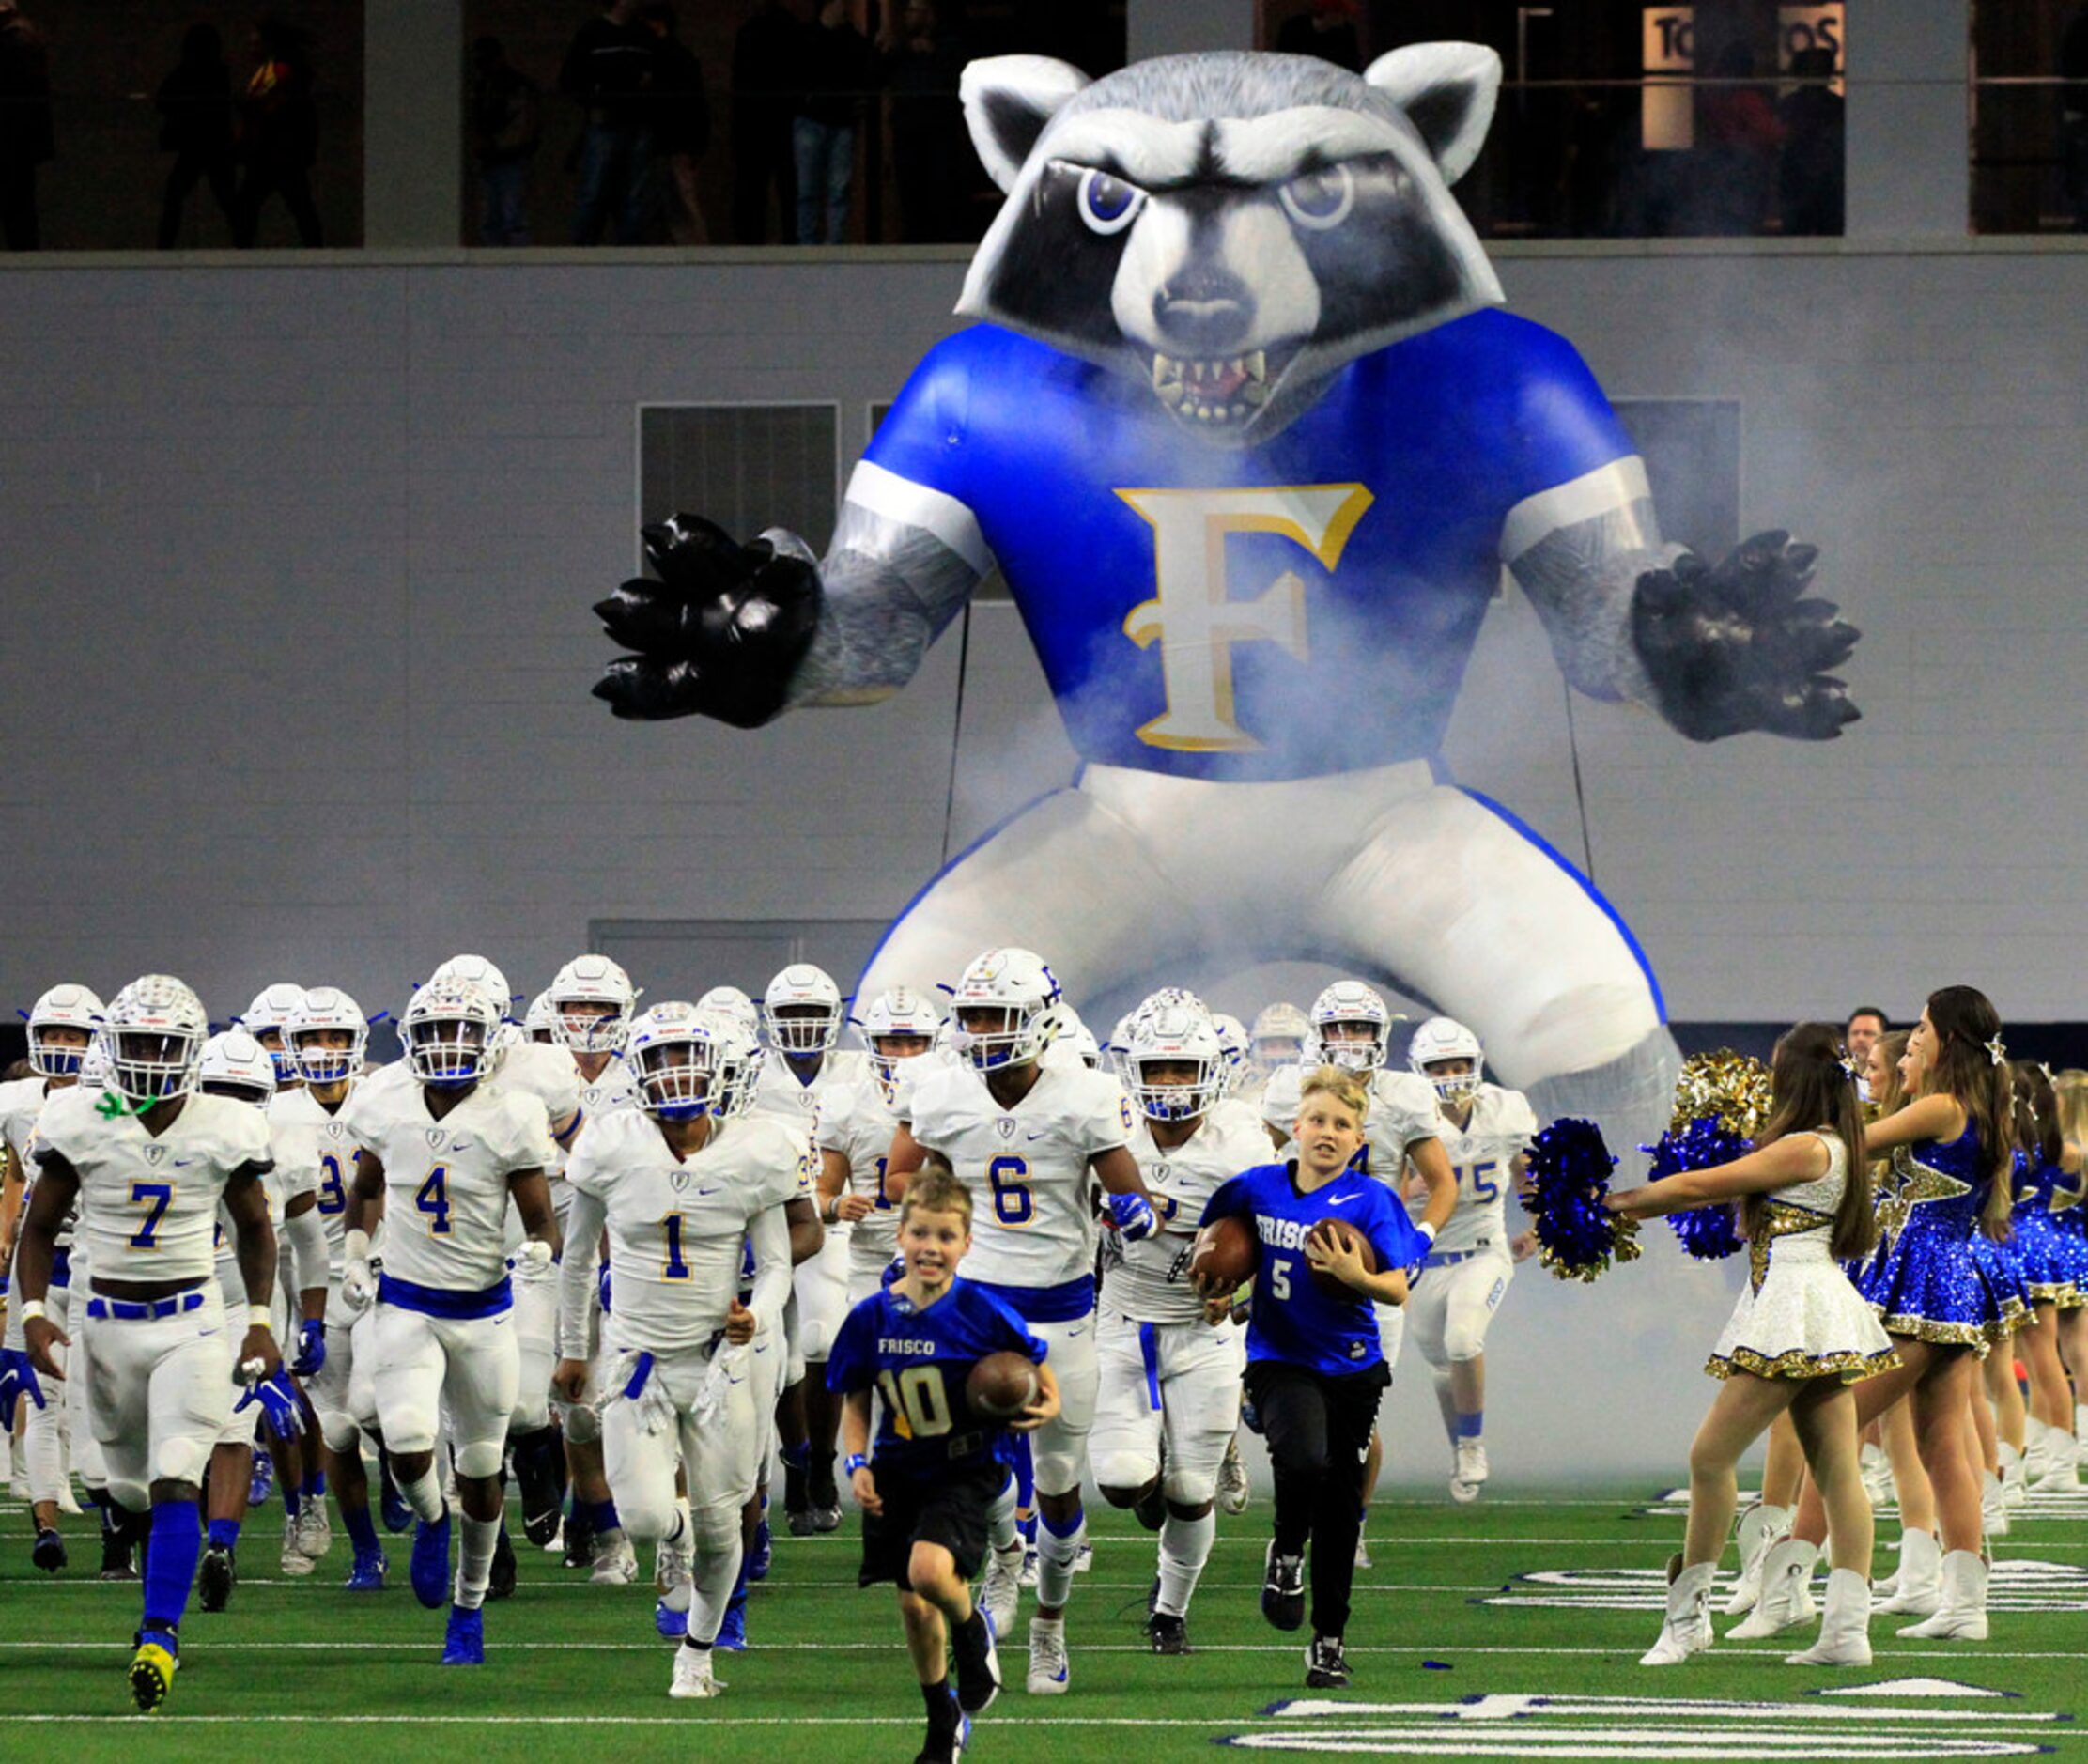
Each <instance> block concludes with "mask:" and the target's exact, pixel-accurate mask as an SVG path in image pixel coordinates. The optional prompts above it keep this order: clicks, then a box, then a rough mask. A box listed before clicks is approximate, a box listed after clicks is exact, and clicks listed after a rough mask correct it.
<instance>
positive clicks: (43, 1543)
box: [29, 1525, 65, 1574]
mask: <svg viewBox="0 0 2088 1764" xmlns="http://www.w3.org/2000/svg"><path fill="white" fill-rule="evenodd" d="M29 1560H30V1561H31V1562H33V1563H34V1564H35V1565H36V1566H37V1567H39V1568H40V1569H41V1570H43V1571H44V1572H45V1573H46V1574H55V1573H56V1572H57V1571H59V1570H60V1569H61V1568H63V1567H64V1566H65V1540H64V1539H63V1538H62V1537H60V1536H59V1535H58V1534H57V1532H56V1531H54V1529H53V1528H52V1527H51V1526H49V1525H45V1526H42V1527H41V1528H40V1529H39V1531H38V1532H37V1540H36V1542H35V1543H34V1544H32V1545H31V1546H30V1548H29Z"/></svg>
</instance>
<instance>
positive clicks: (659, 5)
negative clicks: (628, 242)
mask: <svg viewBox="0 0 2088 1764" xmlns="http://www.w3.org/2000/svg"><path fill="white" fill-rule="evenodd" d="M639 16H640V18H641V19H642V21H643V23H644V24H645V28H646V29H647V30H649V31H651V32H652V33H653V39H654V41H653V89H652V116H653V157H654V159H655V160H656V161H657V162H658V163H659V164H661V165H663V166H664V167H665V168H666V171H667V177H666V180H665V188H664V192H663V193H664V196H665V201H666V209H667V237H668V238H669V239H671V240H673V241H674V243H675V244H677V245H702V244H707V243H708V242H709V240H710V232H709V229H708V228H707V227H706V226H705V225H704V203H703V197H702V195H701V193H700V192H699V191H698V189H697V183H696V167H697V165H698V163H699V162H701V161H702V159H703V157H704V153H705V152H707V151H708V150H709V148H710V101H709V100H708V99H707V98H705V97H704V64H703V63H702V62H701V61H699V60H697V59H696V57H695V55H693V54H691V53H690V52H689V49H688V45H687V44H686V43H684V42H683V41H682V39H681V37H680V35H679V33H678V30H677V21H676V19H675V17H674V8H673V7H672V6H670V5H669V4H668V0H647V4H646V5H645V7H644V8H643V10H642V12H641V13H640V14H639Z"/></svg>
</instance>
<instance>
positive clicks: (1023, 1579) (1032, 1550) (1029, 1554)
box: [1015, 1543, 1037, 1592]
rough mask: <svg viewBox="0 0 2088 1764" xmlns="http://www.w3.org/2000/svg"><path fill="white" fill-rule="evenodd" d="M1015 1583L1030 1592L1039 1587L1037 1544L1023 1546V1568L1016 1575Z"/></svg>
mask: <svg viewBox="0 0 2088 1764" xmlns="http://www.w3.org/2000/svg"><path fill="white" fill-rule="evenodd" d="M1015 1585H1016V1586H1020V1587H1022V1588H1023V1589H1024V1590H1025V1591H1028V1592H1034V1591H1036V1589H1037V1546H1036V1545H1035V1544H1033V1543H1026V1544H1024V1545H1023V1546H1022V1568H1021V1570H1020V1571H1018V1572H1017V1573H1016V1575H1015Z"/></svg>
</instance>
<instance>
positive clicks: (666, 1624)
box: [653, 1599, 710, 1696]
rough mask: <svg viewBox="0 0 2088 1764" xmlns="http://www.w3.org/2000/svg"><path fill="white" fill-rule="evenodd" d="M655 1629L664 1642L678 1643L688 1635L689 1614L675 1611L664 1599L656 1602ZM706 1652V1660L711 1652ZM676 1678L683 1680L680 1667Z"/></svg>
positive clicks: (704, 1693) (694, 1693)
mask: <svg viewBox="0 0 2088 1764" xmlns="http://www.w3.org/2000/svg"><path fill="white" fill-rule="evenodd" d="M653 1627H654V1628H655V1629H656V1630H657V1631H658V1632H659V1633H660V1635H661V1637H662V1638H663V1639H664V1640H667V1641H671V1642H678V1641H680V1640H681V1638H682V1637H683V1636H685V1635H687V1634H688V1612H687V1611H677V1610H675V1609H674V1607H673V1605H671V1604H669V1603H668V1602H667V1601H666V1600H664V1599H658V1600H656V1601H654V1603H653ZM684 1651H687V1650H686V1649H685V1650H684ZM704 1658H705V1659H708V1658H709V1650H708V1649H707V1648H706V1649H704ZM674 1676H675V1681H676V1682H677V1683H679V1682H680V1679H681V1668H680V1667H679V1666H677V1667H675V1669H674ZM674 1694H675V1695H676V1696H683V1695H688V1696H708V1695H709V1694H710V1693H709V1692H708V1691H688V1692H683V1691H676V1692H675V1693H674Z"/></svg>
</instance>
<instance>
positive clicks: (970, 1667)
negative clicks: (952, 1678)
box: [951, 1609, 1000, 1715]
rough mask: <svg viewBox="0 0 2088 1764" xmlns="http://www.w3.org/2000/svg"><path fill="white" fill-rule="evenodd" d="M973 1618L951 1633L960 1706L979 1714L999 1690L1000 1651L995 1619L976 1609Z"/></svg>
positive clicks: (967, 1711) (958, 1704) (961, 1708)
mask: <svg viewBox="0 0 2088 1764" xmlns="http://www.w3.org/2000/svg"><path fill="white" fill-rule="evenodd" d="M971 1615H972V1620H971V1621H970V1622H968V1623H967V1624H965V1625H964V1626H963V1627H962V1628H961V1629H958V1630H955V1631H954V1632H952V1633H951V1643H952V1645H953V1650H954V1652H955V1653H956V1656H957V1707H958V1708H959V1709H960V1710H963V1711H964V1712H965V1713H966V1714H967V1715H976V1714H978V1713H979V1711H980V1710H982V1709H984V1708H985V1707H986V1705H987V1704H989V1703H991V1702H992V1701H993V1699H994V1698H995V1697H997V1696H998V1695H999V1694H1000V1653H999V1650H998V1648H996V1647H995V1646H994V1635H993V1619H992V1618H991V1617H987V1615H986V1614H985V1613H984V1612H983V1611H980V1610H977V1609H975V1610H974V1611H973V1612H972V1614H971Z"/></svg>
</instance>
